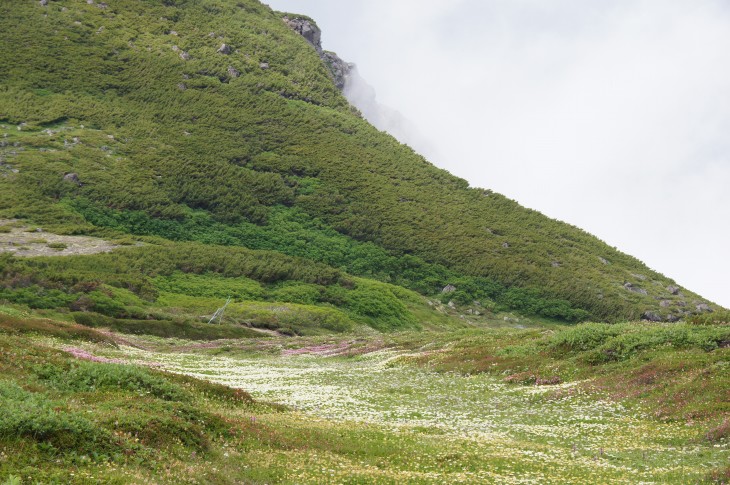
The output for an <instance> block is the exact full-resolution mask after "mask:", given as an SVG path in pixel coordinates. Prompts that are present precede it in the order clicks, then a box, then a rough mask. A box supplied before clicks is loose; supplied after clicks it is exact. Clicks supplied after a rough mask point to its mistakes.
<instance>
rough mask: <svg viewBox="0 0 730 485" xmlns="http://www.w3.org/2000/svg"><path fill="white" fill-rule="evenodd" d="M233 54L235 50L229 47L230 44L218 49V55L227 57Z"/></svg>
mask: <svg viewBox="0 0 730 485" xmlns="http://www.w3.org/2000/svg"><path fill="white" fill-rule="evenodd" d="M231 52H233V49H231V46H229V45H228V44H223V45H221V46H220V48H219V49H218V53H219V54H225V55H228V54H230V53H231Z"/></svg>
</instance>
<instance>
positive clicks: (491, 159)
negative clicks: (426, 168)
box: [269, 0, 730, 306]
mask: <svg viewBox="0 0 730 485" xmlns="http://www.w3.org/2000/svg"><path fill="white" fill-rule="evenodd" d="M269 3H270V4H271V6H272V7H274V8H277V9H280V10H287V11H298V12H303V13H306V14H307V15H310V16H312V17H314V18H315V19H316V20H317V21H318V23H319V25H320V27H321V28H322V30H323V32H324V34H323V41H324V44H325V47H326V48H327V49H330V50H334V51H337V52H338V53H339V54H340V56H341V57H343V58H345V59H347V60H348V61H351V62H355V63H356V64H357V65H358V67H359V70H360V73H361V75H362V77H364V78H365V79H367V82H368V83H370V84H371V85H372V86H374V87H375V90H376V91H377V99H378V100H379V102H380V104H382V105H386V106H390V107H392V109H393V110H395V111H397V112H398V113H402V115H400V116H399V115H395V116H391V115H388V114H386V113H388V112H389V110H387V109H380V110H378V111H377V112H376V113H373V112H372V110H370V109H368V108H364V107H363V105H362V103H361V101H359V100H360V99H361V98H362V97H361V96H354V95H352V94H351V96H352V99H353V102H354V103H355V104H359V107H360V109H361V110H362V111H363V112H364V113H365V114H366V116H367V117H368V119H370V120H371V121H372V122H373V123H374V124H376V126H378V127H380V128H381V129H387V130H389V131H391V133H393V134H394V135H395V136H396V137H398V138H399V139H401V140H406V142H407V143H408V144H410V145H412V146H413V147H414V148H416V149H417V150H419V151H421V152H422V153H423V154H424V155H426V156H427V158H429V159H430V160H431V161H433V162H434V163H436V164H437V165H439V166H441V167H443V168H446V169H448V170H450V171H451V172H453V173H455V174H456V175H459V176H461V177H464V178H466V179H467V180H469V181H470V183H471V184H472V185H474V186H481V187H487V188H490V189H494V190H496V191H498V192H501V193H504V194H505V195H507V196H508V197H511V198H514V199H516V200H518V201H519V202H520V203H522V204H524V205H526V206H528V207H532V208H535V209H537V210H540V211H541V212H543V213H545V214H547V215H549V216H551V217H556V218H559V219H562V220H565V221H567V222H570V223H572V224H575V225H578V226H580V227H582V228H584V229H586V230H588V231H590V232H592V233H593V234H596V235H597V236H599V237H600V238H602V239H604V240H605V241H607V242H608V243H609V244H611V245H614V246H617V247H619V249H621V250H623V251H626V252H628V253H630V254H634V255H636V256H638V257H639V258H641V259H642V260H644V261H645V262H646V263H647V264H649V266H651V267H653V268H655V269H657V270H659V271H660V272H663V273H665V274H671V275H672V276H674V277H675V278H677V280H678V282H680V283H681V284H685V285H688V286H690V287H692V288H696V289H698V290H699V291H700V293H702V294H703V295H706V296H708V297H710V298H711V299H714V300H715V301H717V302H719V303H722V304H724V305H725V306H730V280H728V278H726V276H725V275H726V274H728V273H730V257H728V250H727V242H726V241H727V240H728V239H730V224H727V222H726V221H728V220H730V191H728V190H727V187H729V186H730V139H728V137H727V133H728V132H730V94H729V93H728V90H727V86H728V85H730V65H729V64H728V63H727V62H726V59H727V53H726V50H727V49H726V46H727V45H730V8H729V7H728V5H727V4H726V3H725V2H721V1H715V0H700V1H697V2H691V3H688V2H679V1H659V0H641V1H627V0H613V1H610V2H600V3H590V4H586V3H585V2H579V1H577V0H560V1H557V2H551V3H550V4H549V5H547V4H544V3H543V2H537V1H534V0H522V1H517V2H513V1H496V0H495V1H487V2H483V1H477V0H458V1H448V2H447V1H443V0H432V1H416V0H399V1H398V2H392V1H385V0H372V1H367V2H366V1H363V0H354V1H349V2H335V1H333V0H297V1H294V0H275V1H271V2H269ZM366 97H367V96H366ZM403 118H405V119H407V120H411V123H407V122H404V121H401V120H402V119H403ZM376 120H380V121H376ZM392 120H398V121H397V122H393V121H392ZM404 127H407V128H404ZM415 133H420V135H415ZM416 140H427V144H422V143H420V142H418V141H416ZM679 254H683V255H685V256H683V257H678V255H679ZM687 254H690V255H692V256H691V257H687V256H686V255H687Z"/></svg>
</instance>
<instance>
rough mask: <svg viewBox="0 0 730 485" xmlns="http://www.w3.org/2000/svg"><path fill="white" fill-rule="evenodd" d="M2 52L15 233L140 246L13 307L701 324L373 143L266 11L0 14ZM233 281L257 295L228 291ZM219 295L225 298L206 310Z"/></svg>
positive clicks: (507, 208) (20, 283) (187, 0)
mask: <svg viewBox="0 0 730 485" xmlns="http://www.w3.org/2000/svg"><path fill="white" fill-rule="evenodd" d="M43 4H45V5H43ZM0 32H2V35H0V52H2V55H0V140H1V141H0V218H4V219H5V220H7V221H10V222H8V224H11V225H12V224H28V225H30V224H32V225H37V226H41V227H42V228H43V229H44V230H46V231H48V232H52V233H60V234H74V235H80V234H86V235H92V236H99V237H103V238H106V239H107V240H118V239H120V238H125V237H126V240H125V241H126V242H125V244H126V245H128V246H131V247H128V248H126V249H124V250H123V251H118V254H117V255H115V256H99V255H97V256H78V257H74V258H70V259H67V260H64V261H57V260H54V259H53V258H48V259H38V260H33V261H21V260H19V259H18V258H14V257H8V256H6V257H3V258H2V259H0V271H2V276H3V280H2V285H1V288H0V291H1V293H0V298H1V299H3V300H5V301H7V302H10V303H17V304H24V305H27V306H30V307H32V308H45V309H47V310H49V311H50V310H52V309H55V310H57V311H60V312H69V311H73V312H76V313H83V312H85V311H93V312H94V313H99V314H104V315H106V316H108V317H110V318H128V319H129V318H132V319H133V318H137V319H144V318H150V317H155V315H151V313H154V312H152V310H151V309H150V307H151V306H155V305H157V306H161V307H164V308H166V310H165V311H166V312H167V313H166V314H165V315H163V316H162V317H160V318H162V319H167V318H168V317H170V312H171V310H170V309H171V308H183V309H184V311H181V313H185V312H187V313H186V314H187V315H192V314H194V313H195V312H197V313H201V311H202V309H203V307H205V308H207V310H206V311H207V312H212V309H210V307H211V306H212V307H213V309H215V307H216V306H217V305H218V304H219V303H220V299H221V298H222V299H225V298H226V297H227V296H233V297H234V299H235V300H237V301H239V302H240V301H243V300H246V301H261V302H272V301H283V302H285V303H289V304H291V305H300V306H301V305H303V306H304V307H306V308H303V307H301V308H300V307H297V311H305V310H306V311H308V312H314V313H317V312H327V313H328V315H326V316H321V315H318V316H317V318H320V319H323V320H322V321H324V320H328V319H329V320H328V321H330V322H334V321H337V323H336V324H335V323H328V324H326V325H325V324H321V325H319V324H318V325H316V326H318V327H322V328H324V329H325V330H335V329H336V330H339V331H344V330H347V329H349V328H352V325H357V324H365V325H368V326H372V327H374V328H376V329H381V330H387V329H394V328H416V327H418V326H419V325H420V324H421V323H422V322H420V321H419V318H420V319H421V320H422V318H421V317H418V315H424V314H426V313H428V312H431V313H432V314H434V315H435V313H434V312H433V311H431V310H430V308H429V307H427V306H426V303H425V300H424V299H422V298H420V297H419V296H418V294H420V295H423V296H426V297H429V298H431V303H430V305H431V306H434V305H436V306H438V305H440V304H446V303H449V302H450V301H451V302H453V303H452V307H453V308H457V309H458V308H459V307H461V308H467V307H468V308H470V309H472V311H474V309H476V308H481V311H480V313H487V314H495V313H498V312H500V311H510V310H512V311H516V312H518V313H520V314H523V315H528V316H530V315H532V316H540V317H546V318H551V319H557V320H563V321H581V320H586V319H594V320H603V321H618V320H628V319H638V318H641V317H642V316H643V317H647V318H650V319H656V320H658V319H665V320H677V319H680V318H683V317H685V316H686V315H688V314H690V313H696V312H701V311H706V310H707V308H708V307H705V306H702V305H703V304H706V302H705V301H704V300H702V299H701V298H700V297H699V296H698V295H695V294H693V293H691V292H690V291H688V290H685V289H681V288H679V287H677V285H676V284H675V282H674V281H672V280H671V279H669V278H667V277H665V276H663V275H660V274H657V273H656V272H653V271H651V270H650V269H648V268H647V267H646V266H644V265H643V264H642V263H641V262H639V261H638V260H636V259H635V258H632V257H630V256H627V255H625V254H623V253H621V252H619V251H618V250H616V249H615V248H611V247H609V246H607V245H606V244H604V243H602V242H601V241H599V240H598V239H596V238H595V237H593V236H591V235H589V234H587V233H586V232H584V231H582V230H580V229H578V228H575V227H573V226H570V225H568V224H564V223H561V222H558V221H554V220H551V219H549V218H547V217H545V216H543V215H541V214H540V213H538V212H536V211H533V210H530V209H525V208H523V207H521V206H519V205H518V204H517V203H516V202H514V201H512V200H509V199H508V198H506V197H504V196H502V195H499V194H496V193H493V192H491V191H490V190H484V189H479V188H470V187H469V186H468V183H467V182H466V181H464V180H462V179H459V178H457V177H454V176H452V175H450V174H448V173H447V172H445V171H443V170H440V169H438V168H436V167H434V166H433V165H431V164H429V163H428V162H427V161H426V160H425V159H424V158H423V157H421V156H419V155H418V154H417V153H415V152H413V151H412V150H411V149H410V148H409V147H407V146H403V145H400V144H399V143H398V142H397V141H396V140H395V139H393V138H392V137H390V136H388V135H386V134H384V133H381V132H379V131H378V130H376V129H375V128H373V127H372V126H370V125H369V124H368V123H367V122H366V121H364V120H363V119H362V118H361V117H360V116H359V114H358V113H357V112H356V110H354V109H353V108H352V107H350V106H349V104H348V103H347V101H346V100H345V99H344V97H343V96H342V95H341V93H340V92H339V91H338V90H337V88H336V87H335V86H334V84H333V82H332V79H331V77H330V74H329V72H328V70H327V68H326V67H325V65H324V64H323V63H322V61H321V60H320V59H319V57H318V55H317V53H316V52H315V50H314V49H313V48H312V47H311V46H310V45H309V44H308V43H307V42H306V41H305V40H304V39H303V38H301V37H300V36H299V35H298V34H296V33H295V32H293V31H291V30H290V29H289V28H288V27H287V25H286V24H285V23H284V22H282V19H281V14H278V13H275V12H273V11H271V10H270V9H269V8H268V7H265V6H263V5H262V4H260V3H259V2H257V1H254V0H238V1H225V0H164V1H153V0H145V1H132V0H119V1H114V2H109V3H108V4H104V3H100V2H96V3H94V2H90V3H89V2H85V1H80V0H51V1H49V2H36V1H23V2H3V3H2V4H1V5H0ZM224 46H225V48H224ZM19 221H20V222H19ZM130 236H132V237H131V238H130ZM140 241H141V242H142V243H143V244H142V246H139V244H137V243H139V242H140ZM234 247H238V248H239V249H233V248H234ZM243 248H246V249H243ZM193 253H195V254H198V253H199V254H200V255H202V256H201V257H200V259H196V260H195V261H193V262H190V258H191V256H190V254H193ZM115 254H116V253H115ZM186 258H187V259H186ZM228 258H233V259H235V261H237V263H230V262H229V261H228ZM163 261H164V264H165V266H164V267H159V266H160V265H161V264H162V263H161V262H163ZM237 264H238V265H239V267H237V268H236V269H232V268H231V266H236V265H237ZM192 266H195V268H194V269H191V267H192ZM259 266H265V267H266V268H268V269H267V270H262V269H261V268H260V267H259ZM269 270H270V271H269ZM240 277H246V278H249V279H250V281H251V282H250V286H251V287H252V288H255V291H253V292H248V293H247V292H246V291H247V290H246V291H244V290H240V291H239V292H238V293H236V292H235V291H234V290H233V289H231V288H230V285H231V284H232V283H231V281H229V280H231V279H235V278H240ZM195 278H203V279H202V280H196V279H195ZM216 278H217V279H216ZM219 280H220V281H219ZM83 281H94V282H95V285H96V286H95V285H91V286H89V285H83V284H81V283H82V282H83ZM211 281H215V282H216V284H219V286H220V289H219V291H212V290H211V291H209V292H208V293H206V294H202V293H201V291H200V288H201V287H209V286H210V285H211ZM185 285H188V286H185ZM257 285H258V286H257ZM262 285H263V286H262ZM447 285H452V286H453V287H454V288H455V291H453V292H451V293H442V288H444V287H446V286H447ZM31 286H32V287H33V291H32V292H30V291H29V290H28V288H29V287H31ZM213 286H215V285H213ZM99 288H103V289H104V291H100V290H99ZM122 292H124V295H125V296H124V298H127V299H126V300H125V299H124V298H123V297H122V296H121V293H122ZM414 292H415V293H414ZM29 293H33V294H40V295H52V296H53V298H51V297H50V296H48V300H47V301H36V298H35V297H31V296H28V294H29ZM170 294H175V295H186V296H187V300H185V301H184V302H181V301H177V300H176V301H171V300H172V297H167V296H166V295H170ZM102 295H103V296H104V297H105V298H106V299H107V300H109V302H107V303H108V304H105V303H102V302H101V301H102V300H103V298H102ZM165 298H167V300H165ZM194 298H198V299H201V298H208V299H209V300H208V301H205V302H200V301H198V303H197V304H193V303H191V299H194ZM87 300H88V301H90V302H91V303H89V304H88V305H83V304H80V303H79V301H82V302H83V301H87ZM178 300H179V298H178ZM374 301H379V302H380V303H382V304H380V303H378V304H375V303H373V302H374ZM115 305H116V307H115ZM409 305H410V306H409ZM416 307H418V308H417V309H414V308H416ZM130 308H131V310H130ZM241 311H243V310H241ZM262 311H263V310H262ZM244 313H245V312H244ZM158 316H159V315H158ZM155 318H156V317H155ZM433 318H436V317H433ZM240 320H241V321H243V320H245V318H244V317H243V316H241V317H240ZM250 320H251V319H249V321H250ZM253 320H254V323H256V322H259V323H261V322H264V321H267V318H263V317H262V318H253ZM300 320H301V319H298V321H300ZM262 325H263V324H262ZM276 325H279V324H278V323H277V324H276ZM328 325H329V327H328ZM285 327H286V325H284V326H281V325H279V326H277V327H276V328H285Z"/></svg>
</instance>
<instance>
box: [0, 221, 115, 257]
mask: <svg viewBox="0 0 730 485" xmlns="http://www.w3.org/2000/svg"><path fill="white" fill-rule="evenodd" d="M118 247H119V245H118V244H113V243H111V242H109V241H106V240H104V239H100V238H96V237H88V236H65V235H61V234H52V233H50V232H46V231H44V230H43V229H37V228H33V227H30V226H27V225H24V224H23V223H22V222H21V221H17V220H13V219H0V253H12V254H14V255H16V256H23V257H34V256H72V255H79V254H97V253H107V252H109V251H112V250H113V249H115V248H118Z"/></svg>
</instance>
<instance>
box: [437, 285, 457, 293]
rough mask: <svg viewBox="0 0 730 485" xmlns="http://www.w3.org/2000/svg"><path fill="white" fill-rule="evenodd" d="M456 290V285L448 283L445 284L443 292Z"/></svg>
mask: <svg viewBox="0 0 730 485" xmlns="http://www.w3.org/2000/svg"><path fill="white" fill-rule="evenodd" d="M455 291H456V287H455V286H454V285H446V286H444V289H443V290H441V293H453V292H455Z"/></svg>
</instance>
